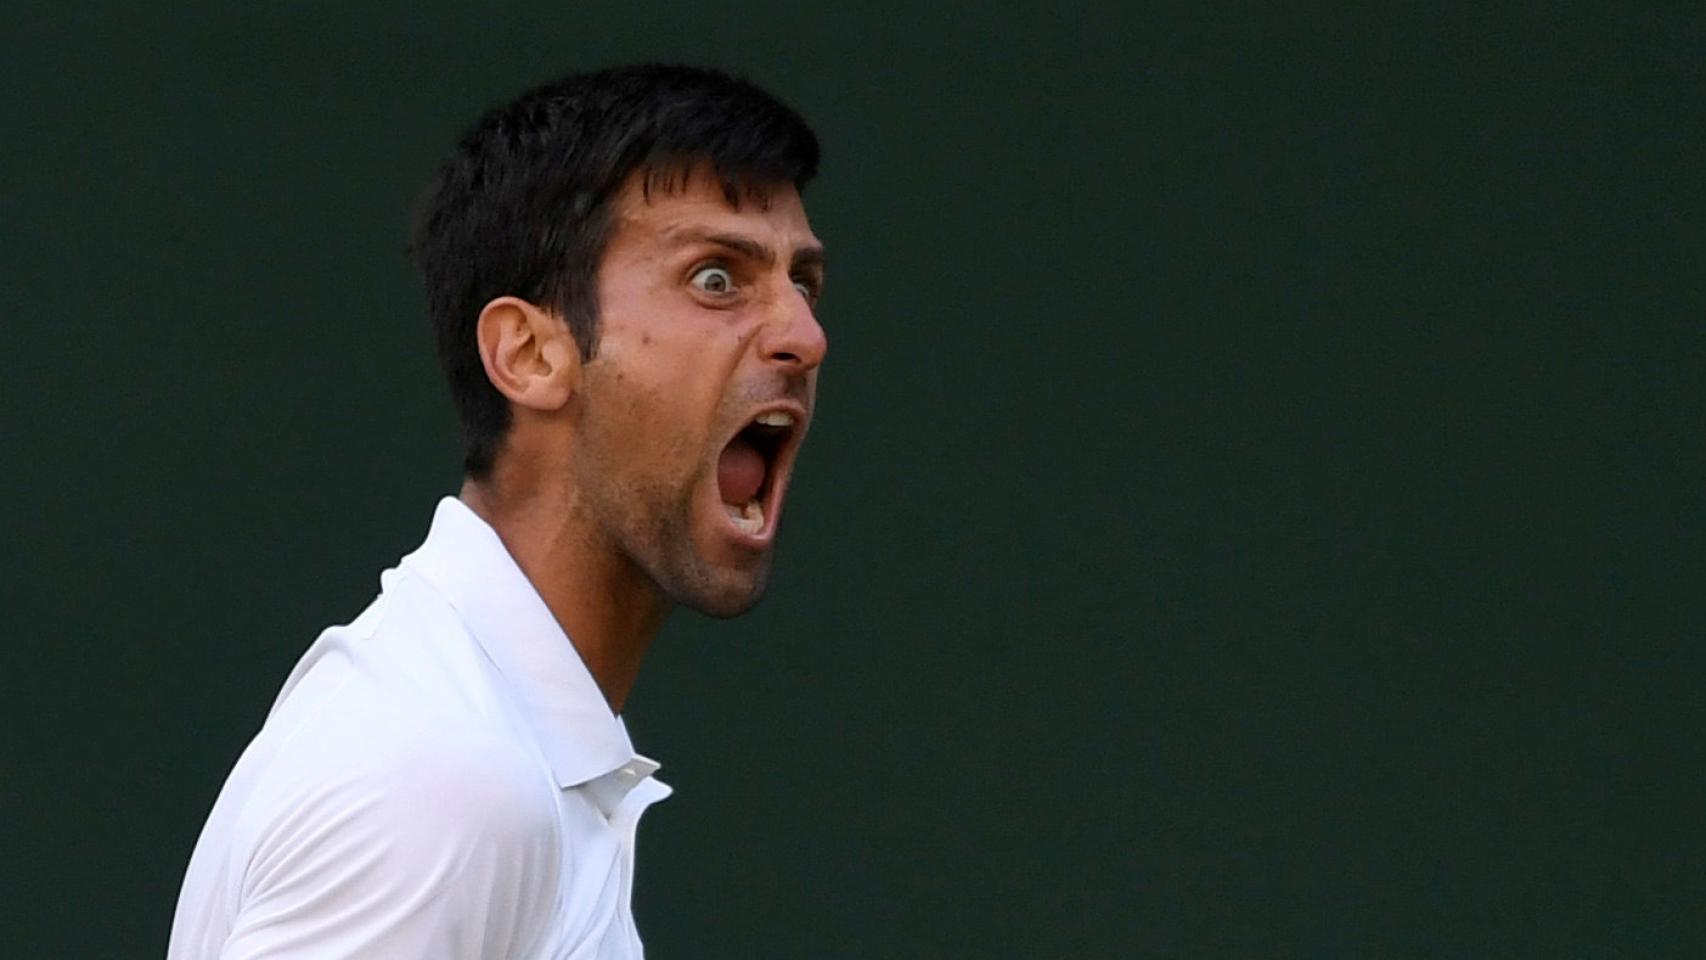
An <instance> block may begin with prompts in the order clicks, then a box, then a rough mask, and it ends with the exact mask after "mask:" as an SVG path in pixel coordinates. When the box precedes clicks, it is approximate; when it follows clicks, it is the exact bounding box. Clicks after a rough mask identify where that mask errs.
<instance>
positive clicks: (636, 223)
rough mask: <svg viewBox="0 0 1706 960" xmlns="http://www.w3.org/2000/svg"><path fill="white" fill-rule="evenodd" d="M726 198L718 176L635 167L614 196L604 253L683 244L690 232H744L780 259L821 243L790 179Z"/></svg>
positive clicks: (734, 233)
mask: <svg viewBox="0 0 1706 960" xmlns="http://www.w3.org/2000/svg"><path fill="white" fill-rule="evenodd" d="M733 201H734V202H731V201H730V197H729V195H728V192H727V191H726V190H725V189H724V186H723V183H722V181H721V180H719V179H718V178H717V177H714V176H712V175H710V174H708V173H704V172H692V173H689V174H687V175H685V177H681V176H678V177H674V178H654V179H653V180H652V181H651V182H650V184H649V185H648V183H647V178H646V176H645V174H644V173H643V172H642V173H636V174H635V175H633V176H631V177H629V178H628V180H627V182H626V183H624V184H623V186H622V189H621V191H620V192H619V193H618V194H617V196H616V201H615V203H614V204H613V205H612V206H613V207H614V214H615V216H614V218H613V221H614V222H613V224H612V227H613V229H612V232H611V237H610V246H609V249H608V251H607V252H608V253H611V254H614V253H617V252H619V251H635V250H636V248H640V249H646V250H648V251H649V252H653V253H662V252H664V251H663V250H662V249H660V248H668V247H673V246H677V245H684V244H686V243H688V242H690V240H691V238H692V237H694V236H703V235H705V234H707V233H723V234H732V235H739V236H743V237H747V238H749V239H751V240H754V241H757V242H759V243H762V244H763V245H765V246H767V247H770V248H771V249H772V250H773V251H774V252H775V253H777V254H778V255H780V257H781V258H782V259H783V260H786V259H788V257H789V255H790V254H791V253H793V252H794V251H797V250H801V249H807V248H816V247H818V246H819V245H820V244H819V242H818V239H817V237H816V236H815V235H814V234H813V233H812V229H811V223H810V222H809V221H808V220H807V218H806V208H805V204H804V202H803V201H802V200H801V199H800V192H799V191H798V190H796V189H795V188H794V185H793V184H791V183H786V182H782V183H772V184H768V185H765V186H763V187H761V188H757V189H744V188H743V189H742V190H740V191H739V192H736V193H735V195H734V198H733Z"/></svg>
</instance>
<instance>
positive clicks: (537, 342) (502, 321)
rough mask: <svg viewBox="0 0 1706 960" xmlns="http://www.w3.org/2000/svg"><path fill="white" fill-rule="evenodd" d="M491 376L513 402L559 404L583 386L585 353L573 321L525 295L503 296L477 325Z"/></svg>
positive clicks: (532, 406)
mask: <svg viewBox="0 0 1706 960" xmlns="http://www.w3.org/2000/svg"><path fill="white" fill-rule="evenodd" d="M474 339H475V342H476V343H477V344H478V345H479V349H480V362H481V363H482V364H484V365H485V367H486V379H488V380H490V381H491V382H492V386H494V387H497V388H498V392H499V393H501V394H503V395H504V396H505V397H508V398H509V400H510V402H512V403H515V404H517V405H519V406H523V407H528V408H530V409H533V410H557V409H560V408H561V407H562V406H563V405H564V404H566V403H568V402H569V398H570V397H572V396H574V392H575V389H576V388H577V387H579V386H580V373H581V354H580V348H579V347H577V346H576V345H575V340H574V337H572V336H570V335H569V328H568V325H567V324H565V323H564V322H563V321H562V320H561V319H559V318H558V317H557V315H556V314H553V313H549V312H546V311H544V310H541V309H540V308H539V307H537V306H535V305H533V304H531V303H528V302H527V301H526V300H522V299H521V298H519V297H498V298H497V299H496V300H493V301H492V302H491V303H488V304H486V306H485V309H483V310H481V311H480V319H479V320H478V321H477V322H476V324H475V328H474Z"/></svg>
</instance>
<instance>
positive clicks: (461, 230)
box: [409, 64, 818, 479]
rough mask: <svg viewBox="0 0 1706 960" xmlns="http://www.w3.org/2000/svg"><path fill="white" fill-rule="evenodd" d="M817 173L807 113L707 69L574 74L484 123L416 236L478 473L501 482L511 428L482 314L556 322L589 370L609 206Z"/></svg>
mask: <svg viewBox="0 0 1706 960" xmlns="http://www.w3.org/2000/svg"><path fill="white" fill-rule="evenodd" d="M817 163H818V143H817V137H816V136H815V135H814V134H813V133H812V131H811V128H810V127H808V126H807V125H806V122H805V121H804V120H803V119H801V118H800V116H799V114H797V113H795V112H794V111H793V110H792V109H790V108H789V107H788V106H786V105H785V104H783V103H781V102H779V101H778V100H776V99H775V98H774V97H772V96H770V95H769V94H768V93H765V92H764V91H763V90H760V89H759V88H758V87H756V86H754V85H753V84H751V83H749V82H748V81H746V80H742V79H740V78H738V77H732V76H729V75H727V74H724V73H719V72H717V71H715V70H707V69H702V68H697V67H683V66H666V65H656V64H653V65H644V66H628V67H615V68H611V69H607V70H599V71H595V72H592V73H581V74H575V75H573V76H569V77H565V78H563V79H561V80H558V81H556V82H554V83H549V84H546V85H544V86H541V87H538V88H536V89H534V90H530V91H528V92H527V93H524V94H522V95H521V96H520V97H517V98H516V99H515V100H513V101H511V102H509V103H507V104H503V105H501V106H498V107H494V108H492V109H491V110H489V111H487V112H486V114H485V115H484V116H483V117H481V118H480V119H479V121H478V122H476V123H475V124H474V126H473V127H472V128H470V129H469V130H468V132H467V133H465V134H464V135H463V136H462V138H461V140H460V141H459V142H458V143H457V145H456V149H455V150H454V152H452V153H451V155H450V157H449V159H447V160H446V161H445V162H444V164H443V165H442V166H441V167H440V168H439V170H438V172H437V174H436V175H434V177H433V179H432V180H431V182H430V183H428V184H427V187H426V189H425V190H424V191H423V192H422V194H421V196H420V199H419V200H418V201H417V202H416V205H415V210H414V217H413V223H412V225H411V228H410V237H409V253H410V256H411V257H412V258H413V260H414V262H415V265H416V267H418V268H419V269H420V271H421V277H422V279H423V280H424V281H425V283H426V300H427V312H428V313H429V314H430V316H431V318H432V324H433V331H434V334H435V339H436V345H437V350H438V359H439V364H440V365H441V366H442V367H443V368H444V373H445V376H446V377H447V378H448V379H449V381H450V392H451V397H452V399H453V400H454V401H455V403H456V410H457V415H458V417H459V418H460V420H461V424H462V447H463V469H464V470H465V471H466V472H467V474H468V475H469V476H471V477H474V478H476V479H478V478H481V477H484V476H485V475H487V474H488V473H489V472H490V471H491V468H492V460H493V457H494V456H495V454H496V453H497V450H498V447H499V445H500V443H501V442H502V440H503V436H504V433H505V432H506V431H507V430H508V429H509V423H510V411H509V403H508V401H507V400H505V399H504V397H503V395H502V394H500V393H498V391H497V388H495V387H493V386H492V384H491V382H490V381H489V380H487V379H486V371H485V368H484V366H483V365H482V364H481V362H480V355H479V350H478V348H477V346H476V344H475V336H474V328H475V323H476V321H477V320H478V318H479V315H480V311H481V310H482V309H483V308H484V307H485V305H486V304H487V303H490V302H491V301H492V300H493V299H495V298H497V297H501V296H506V295H509V296H516V297H520V298H522V299H524V300H527V301H528V302H530V303H534V304H537V305H539V306H542V307H545V308H547V309H551V310H553V311H555V312H557V313H558V314H559V315H560V316H561V317H562V318H563V319H564V321H565V322H566V323H567V324H568V327H569V331H570V333H571V334H572V335H573V336H574V338H575V343H576V344H577V345H578V346H579V348H580V351H581V355H582V356H583V357H585V358H587V359H591V358H592V357H593V356H594V354H596V353H597V350H598V290H597V277H598V264H599V261H600V260H601V259H602V257H603V255H604V250H605V247H606V246H607V244H608V242H609V239H610V227H611V203H612V201H613V199H614V197H615V196H616V193H617V191H618V190H619V189H620V188H621V186H622V184H623V183H624V182H626V181H627V179H628V177H629V176H630V175H632V174H633V173H635V171H642V172H643V176H644V179H643V181H642V183H643V186H645V188H646V189H647V190H648V193H649V190H650V189H651V187H652V186H654V185H656V183H658V182H665V183H668V182H669V179H668V178H671V177H673V176H674V174H675V173H681V172H686V171H689V170H691V169H694V168H697V167H698V166H699V165H704V166H705V167H706V168H707V169H708V170H709V171H710V172H711V173H712V174H713V175H714V176H716V177H717V178H719V180H720V181H721V183H722V187H723V192H724V194H725V195H726V196H727V197H728V198H729V202H730V203H731V204H733V205H737V206H738V205H739V200H740V197H741V195H742V194H743V193H747V192H759V193H761V192H762V190H763V188H764V187H766V186H768V185H770V184H775V183H782V182H791V183H792V184H793V185H794V187H795V188H796V189H804V187H805V185H806V183H807V181H809V180H810V179H811V178H812V175H813V174H815V173H816V172H817Z"/></svg>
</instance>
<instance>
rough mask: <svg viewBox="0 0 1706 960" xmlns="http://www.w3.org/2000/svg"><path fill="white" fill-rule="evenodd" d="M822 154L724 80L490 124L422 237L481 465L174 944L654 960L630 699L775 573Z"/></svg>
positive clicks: (319, 656) (578, 92) (358, 953)
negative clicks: (668, 654) (646, 668)
mask: <svg viewBox="0 0 1706 960" xmlns="http://www.w3.org/2000/svg"><path fill="white" fill-rule="evenodd" d="M817 159H818V146H817V141H816V138H815V137H814V136H813V134H812V133H811V131H810V130H809V129H808V128H807V126H806V125H805V123H804V122H803V121H802V120H801V119H800V118H799V117H798V116H797V115H796V114H795V113H794V112H793V111H791V110H790V109H788V108H787V107H785V106H783V105H782V104H780V103H778V102H776V101H775V100H773V99H772V98H771V97H770V96H768V95H767V94H765V93H763V92H762V91H760V90H758V89H757V88H755V87H753V86H751V85H750V84H748V83H746V82H744V81H741V80H737V79H734V78H730V77H727V76H724V75H722V74H718V73H715V72H711V71H705V70H698V69H690V68H682V67H632V68H618V69H612V70H607V71H601V72H597V73H590V74H583V75H578V76H573V77H570V78H568V79H566V80H563V81H561V82H558V83H555V84H551V85H549V86H546V87H542V88H540V89H537V90H534V91H532V92H530V93H527V94H525V95H523V96H522V97H520V98H519V99H517V100H516V101H514V102H512V103H510V104H508V105H505V106H502V107H498V108H496V109H494V110H492V111H491V112H489V113H488V114H487V115H486V116H485V117H484V118H482V119H481V120H480V121H479V122H478V123H477V124H476V125H475V126H474V128H473V129H472V130H471V131H470V132H468V133H467V134H466V135H465V136H464V138H463V139H462V141H461V142H460V144H459V145H458V147H457V149H456V151H455V153H454V155H453V156H452V157H451V158H450V159H449V160H448V161H447V162H446V163H445V164H444V166H443V168H442V169H441V170H440V171H439V173H438V175H437V177H436V178H435V180H434V182H433V183H432V185H431V186H430V188H429V189H428V191H427V192H426V193H425V194H424V195H423V198H422V200H421V203H420V207H419V209H418V211H417V220H416V225H415V230H414V237H413V253H414V256H415V259H416V261H417V263H418V265H419V267H420V269H421V272H422V274H423V276H424V278H425V281H426V286H427V291H428V304H429V310H430V313H431V315H432V320H433V324H434V327H435V331H436V335H437V347H438V352H439V356H440V359H441V361H442V364H443V366H444V369H445V371H446V374H447V375H448V378H449V380H450V385H451V390H452V392H453V394H454V397H455V400H456V405H457V410H458V413H459V415H460V418H461V423H462V427H463V436H464V462H465V468H466V480H465V483H464V485H463V487H462V490H461V493H460V495H459V497H457V498H446V499H445V500H443V501H442V502H441V503H440V504H439V506H438V510H437V513H436V514H435V516H434V518H433V522H432V527H431V530H430V532H429V533H428V535H427V538H426V542H425V543H424V544H423V545H422V546H421V547H420V548H419V549H418V550H416V551H415V552H414V553H412V554H410V555H409V556H407V557H405V558H404V559H403V560H402V561H401V563H400V564H399V565H398V566H397V568H395V569H393V570H388V571H386V572H385V574H384V575H383V576H382V577H381V580H380V583H381V592H380V595H379V597H378V598H377V599H376V600H375V601H374V602H373V604H372V605H371V606H370V607H369V608H368V609H367V610H366V611H365V612H364V613H362V614H361V616H359V617H358V618H356V620H355V621H354V622H353V623H351V624H349V625H348V626H345V627H335V628H332V629H330V630H327V631H326V632H325V633H324V634H322V635H321V636H320V638H319V639H318V640H317V641H316V642H315V643H314V645H313V646H312V648H310V649H309V651H308V653H307V654H306V656H305V657H304V658H303V660H302V662H301V663H300V664H298V666H297V668H296V670H295V671H294V672H293V673H292V674H291V676H290V678H289V679H288V680H286V681H285V685H284V690H283V692H282V693H281V694H280V695H279V698H278V701H277V702H276V703H275V704H274V706H273V709H272V712H271V714H270V715H269V716H268V717H267V721H266V724H265V726H264V727H263V728H262V730H261V732H260V734H259V735H258V736H257V737H256V738H255V740H254V742H253V743H252V744H251V745H250V746H249V748H248V749H247V750H246V751H245V752H244V754H243V756H242V758H241V759H240V760H239V761H238V762H237V766H236V768H235V769H234V770H233V771H232V773H231V776H230V779H229V780H228V781H227V783H226V784H225V788H224V790H223V791H222V793H221V794H220V797H219V800H218V802H217V803H216V804H215V806H214V809H213V812H212V814H211V815H210V817H209V819H208V822H207V826H206V827H205V829H204V830H203V832H202V835H201V839H200V841H199V842H198V844H197V846H196V850H195V853H194V856H193V857H192V859H191V861H190V866H189V871H188V874H187V876H186V878H185V881H184V887H183V892H182V894H181V895H180V898H179V901H178V909H177V915H176V918H175V921H174V925H173V930H172V940H171V946H170V949H169V955H170V957H171V958H173V960H188V958H202V957H208V958H211V957H221V958H285V957H292V958H294V957H313V958H332V957H411V958H413V957H443V958H449V957H459V958H460V957H467V958H473V957H487V958H530V957H541V958H544V957H577V958H579V957H589V958H590V957H638V956H640V954H641V947H640V941H639V938H638V936H637V934H636V933H635V930H634V924H633V920H632V917H631V914H630V911H629V903H628V901H629V893H630V890H631V885H632V876H633V843H634V830H635V825H636V822H637V820H638V818H639V816H640V813H641V811H642V810H644V809H645V808H646V807H647V806H648V805H649V804H651V803H653V802H654V801H656V800H658V799H660V798H662V797H663V796H665V795H667V794H668V792H669V790H668V788H667V787H665V786H663V785H662V784H661V783H659V782H658V781H656V780H655V779H652V777H651V774H652V773H654V772H655V771H656V770H657V764H655V763H653V762H652V761H650V760H647V759H646V758H644V757H642V756H639V755H638V754H636V753H635V752H634V750H633V748H632V746H631V745H630V743H629V739H628V735H627V732H626V730H625V729H624V727H623V725H622V722H621V720H620V719H619V714H620V711H621V709H622V705H623V703H624V701H625V700H626V698H627V696H628V692H629V690H630V689H631V688H632V687H633V684H634V679H635V676H636V674H637V672H638V671H639V668H640V662H641V659H642V657H643V656H644V654H645V652H646V648H647V646H648V645H649V644H650V643H651V641H652V638H653V637H654V636H655V635H656V633H657V631H658V629H659V627H660V626H661V625H662V623H663V620H664V617H665V616H666V614H667V613H668V612H669V610H670V609H671V608H672V607H673V606H674V605H676V604H685V605H687V606H690V607H693V608H694V609H697V610H701V611H703V612H705V613H708V614H711V615H713V616H720V617H727V616H734V615H736V614H739V613H741V612H744V611H745V610H747V609H748V608H750V607H751V606H752V605H753V604H754V603H755V602H757V600H758V599H759V597H760V595H761V594H762V593H763V592H764V587H765V582H766V579H767V576H768V572H769V567H770V555H771V546H772V544H773V543H774V540H775V535H776V528H777V525H778V522H779V520H780V519H781V511H782V503H783V496H784V494H785V493H786V491H787V485H788V477H789V471H790V468H791V466H792V464H793V462H794V457H795V454H796V453H797V451H798V450H799V447H800V442H801V441H802V439H804V437H805V432H806V426H807V423H808V421H809V419H810V416H811V409H812V402H813V397H814V395H815V381H816V371H817V367H818V365H819V363H821V362H822V360H823V356H824V350H825V341H824V334H823V330H822V329H821V328H820V327H819V325H818V323H817V321H816V319H815V317H814V306H815V303H816V301H817V298H818V293H819V290H820V289H821V286H822V279H823V252H822V247H821V246H820V244H819V243H818V241H817V239H816V238H815V237H814V236H813V235H812V231H811V228H810V226H809V224H808V223H807V220H806V215H805V210H804V208H803V207H802V206H801V201H800V194H799V191H800V189H801V188H802V187H803V186H804V185H805V184H806V182H807V181H808V180H810V179H811V177H812V175H813V173H814V172H815V170H816V166H817Z"/></svg>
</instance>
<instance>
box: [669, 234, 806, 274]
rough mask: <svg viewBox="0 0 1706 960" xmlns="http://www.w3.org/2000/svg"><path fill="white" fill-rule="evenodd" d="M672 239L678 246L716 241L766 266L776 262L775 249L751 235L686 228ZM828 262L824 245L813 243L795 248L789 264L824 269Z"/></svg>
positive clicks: (721, 245) (717, 243)
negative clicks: (744, 235)
mask: <svg viewBox="0 0 1706 960" xmlns="http://www.w3.org/2000/svg"><path fill="white" fill-rule="evenodd" d="M672 239H673V240H674V241H675V243H676V244H677V245H678V246H685V245H687V244H690V243H714V244H716V245H717V246H719V247H727V248H729V249H730V250H733V251H735V252H736V253H738V254H740V255H741V256H744V257H749V258H751V259H753V260H757V261H758V262H760V263H762V264H764V265H765V266H770V265H771V264H773V263H775V262H776V252H775V251H774V250H771V249H770V248H769V247H767V246H765V245H764V244H762V243H759V242H758V241H756V240H753V239H751V238H750V237H743V236H741V235H740V234H736V233H710V232H705V231H701V230H685V231H682V232H681V233H678V234H675V236H674V237H673V238H672ZM827 262H828V261H827V260H826V258H825V256H824V252H823V247H821V246H817V245H813V246H809V247H801V248H800V249H798V250H795V251H794V257H793V261H792V262H791V263H790V264H789V266H790V267H817V268H819V269H822V268H823V266H824V265H825V264H826V263H827Z"/></svg>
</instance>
